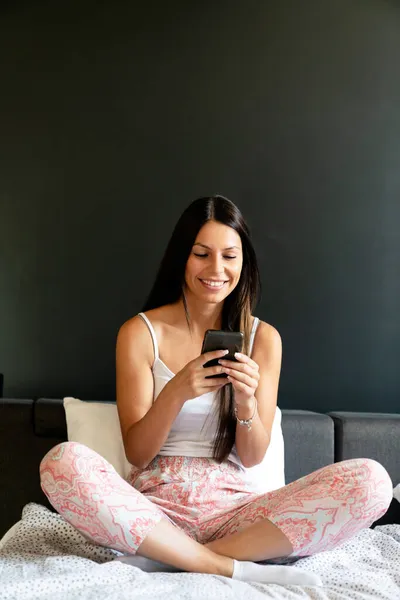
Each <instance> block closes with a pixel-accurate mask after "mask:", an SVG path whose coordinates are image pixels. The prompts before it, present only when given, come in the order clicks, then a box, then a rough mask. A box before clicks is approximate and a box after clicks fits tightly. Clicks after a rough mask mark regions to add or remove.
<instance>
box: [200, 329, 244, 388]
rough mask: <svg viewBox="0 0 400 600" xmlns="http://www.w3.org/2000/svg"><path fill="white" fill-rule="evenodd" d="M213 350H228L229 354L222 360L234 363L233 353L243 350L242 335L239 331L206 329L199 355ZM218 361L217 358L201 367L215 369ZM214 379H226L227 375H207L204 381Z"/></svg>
mask: <svg viewBox="0 0 400 600" xmlns="http://www.w3.org/2000/svg"><path fill="white" fill-rule="evenodd" d="M213 350H229V354H226V355H225V356H223V357H222V358H223V359H224V360H234V361H236V358H235V352H242V350H243V333H242V332H241V331H223V330H220V329H208V330H207V331H206V333H205V335H204V340H203V347H202V349H201V353H202V354H205V353H206V352H212V351H213ZM219 360H220V359H219V358H214V359H213V360H209V361H208V362H206V363H205V364H204V365H203V367H204V368H206V367H215V366H216V365H218V361H219ZM236 362H237V361H236ZM214 377H227V375H226V373H219V374H218V375H207V377H206V379H211V378H214Z"/></svg>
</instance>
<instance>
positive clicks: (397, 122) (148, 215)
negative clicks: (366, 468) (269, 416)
mask: <svg viewBox="0 0 400 600" xmlns="http://www.w3.org/2000/svg"><path fill="white" fill-rule="evenodd" d="M0 17H1V18H0V56H1V58H0V60H1V67H0V88H1V89H0V372H3V373H4V375H5V381H4V388H5V389H4V394H5V395H6V396H9V397H18V396H27V397H32V396H55V397H62V396H64V395H76V396H78V397H82V398H97V399H108V398H114V393H115V392H114V347H115V337H116V333H117V331H118V328H119V326H120V325H121V324H122V323H123V322H124V321H125V320H126V319H127V318H129V317H131V316H132V315H134V314H135V313H136V312H137V311H138V310H139V309H140V307H141V304H142V302H143V301H144V299H145V297H146V294H147V292H148V290H149V287H150V285H151V283H152V281H153V278H154V275H155V271H156V268H157V266H158V263H159V260H160V258H161V256H162V253H163V250H164V248H165V245H166V243H167V240H168V238H169V235H170V233H171V229H172V227H173V226H174V224H175V222H176V220H177V218H178V216H179V215H180V213H181V211H182V210H183V209H184V208H185V207H186V205H187V204H188V203H189V202H191V201H192V200H193V199H195V198H196V197H198V196H200V195H206V194H212V193H215V192H219V193H222V194H225V195H227V196H228V197H230V198H231V199H232V200H233V201H235V202H236V203H237V204H238V205H239V206H240V208H241V209H242V211H243V212H244V215H245V217H247V219H248V221H249V224H250V226H251V229H252V232H253V237H254V243H255V246H256V250H257V252H258V256H259V260H260V267H261V273H262V280H263V298H262V301H261V304H260V306H259V308H258V311H257V314H258V316H260V317H261V318H263V319H264V320H267V321H269V322H270V323H272V324H273V325H275V326H276V327H277V328H278V330H279V331H280V333H281V335H282V338H283V344H284V360H283V369H282V378H281V386H280V401H279V402H280V405H281V407H283V408H305V409H313V410H318V411H321V412H325V411H329V410H333V409H347V410H361V411H387V412H398V410H399V406H400V402H399V398H400V368H399V360H400V318H399V310H400V233H399V230H400V74H399V73H400V66H399V65H400V3H399V2H394V1H393V2H389V1H383V0H375V1H372V0H358V1H356V0H336V1H332V0H315V1H313V0H302V1H301V2H300V1H299V0H273V1H263V0H260V1H259V2H254V1H252V0H246V2H244V1H243V2H234V1H222V0H216V1H215V2H177V1H175V0H170V1H169V2H161V1H158V2H153V3H148V4H147V6H146V7H145V6H144V3H143V4H140V5H139V4H138V5H136V4H135V3H133V2H122V1H119V0H110V1H108V2H90V1H87V0H81V1H80V2H51V3H50V2H48V3H43V2H32V3H29V2H25V3H24V2H8V3H6V4H4V3H3V4H2V8H1V9H0Z"/></svg>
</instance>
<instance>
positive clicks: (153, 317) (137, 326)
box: [120, 305, 171, 337]
mask: <svg viewBox="0 0 400 600" xmlns="http://www.w3.org/2000/svg"><path fill="white" fill-rule="evenodd" d="M170 312H171V311H170V309H169V306H168V305H167V306H160V307H158V308H153V309H151V310H147V311H146V312H140V313H138V314H137V315H134V316H133V317H131V318H130V319H128V320H127V321H125V323H123V325H121V327H120V332H121V331H122V332H127V333H128V332H129V334H130V335H135V337H136V336H138V335H139V336H141V335H143V336H144V335H146V336H147V335H148V325H147V323H146V322H145V319H143V318H142V316H141V315H144V316H145V317H146V318H147V320H148V321H150V325H151V326H152V327H153V329H154V330H155V332H156V335H157V333H158V332H159V331H160V330H161V329H162V328H163V325H166V324H168V322H169V319H170Z"/></svg>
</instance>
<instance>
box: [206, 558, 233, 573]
mask: <svg viewBox="0 0 400 600" xmlns="http://www.w3.org/2000/svg"><path fill="white" fill-rule="evenodd" d="M212 555H213V556H212V559H211V563H210V567H209V569H208V570H207V572H208V573H210V574H211V575H222V576H223V577H230V578H231V577H232V575H233V558H230V556H223V555H222V554H216V553H215V552H212Z"/></svg>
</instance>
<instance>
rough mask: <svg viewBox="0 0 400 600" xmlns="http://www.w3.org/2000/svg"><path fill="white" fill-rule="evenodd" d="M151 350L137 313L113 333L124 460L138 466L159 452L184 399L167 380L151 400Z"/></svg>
mask: <svg viewBox="0 0 400 600" xmlns="http://www.w3.org/2000/svg"><path fill="white" fill-rule="evenodd" d="M153 360H154V352H153V347H152V342H151V337H150V335H149V332H148V330H147V326H146V325H145V323H143V321H142V319H141V318H140V317H134V318H133V319H131V320H129V321H127V322H126V323H124V325H122V327H121V329H120V330H119V333H118V337H117V348H116V383H117V407H118V415H119V420H120V424H121V431H122V439H123V442H124V447H125V454H126V457H127V459H128V461H129V462H130V463H131V464H132V465H134V466H135V467H138V468H139V469H142V468H144V467H146V466H147V465H148V464H149V463H150V462H151V461H152V460H153V458H154V457H155V456H156V455H157V454H158V453H159V451H160V448H162V446H163V445H164V443H165V440H166V439H167V437H168V434H169V431H170V429H171V426H172V423H173V422H174V420H175V418H176V416H177V415H178V413H179V411H180V410H181V408H182V406H183V404H184V401H183V400H182V399H179V398H178V397H177V395H176V394H175V393H173V390H172V394H171V393H169V386H168V384H167V385H166V386H165V388H164V389H163V390H162V392H161V393H160V395H159V397H158V398H157V401H156V402H153V394H154V382H153V374H152V370H151V365H152V363H153Z"/></svg>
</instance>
